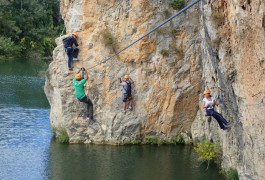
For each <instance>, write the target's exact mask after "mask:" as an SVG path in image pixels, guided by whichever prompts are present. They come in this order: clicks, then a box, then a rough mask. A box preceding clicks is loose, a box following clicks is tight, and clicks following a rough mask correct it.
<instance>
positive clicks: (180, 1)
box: [168, 0, 185, 10]
mask: <svg viewBox="0 0 265 180" xmlns="http://www.w3.org/2000/svg"><path fill="white" fill-rule="evenodd" d="M168 4H169V6H170V7H172V8H173V9H175V10H178V9H182V8H184V7H185V0H169V3H168Z"/></svg>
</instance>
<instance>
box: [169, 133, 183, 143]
mask: <svg viewBox="0 0 265 180" xmlns="http://www.w3.org/2000/svg"><path fill="white" fill-rule="evenodd" d="M171 142H172V143H173V144H185V140H184V138H183V136H182V135H181V134H179V135H177V136H176V137H175V138H173V139H172V140H171Z"/></svg>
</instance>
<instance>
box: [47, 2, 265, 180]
mask: <svg viewBox="0 0 265 180" xmlns="http://www.w3.org/2000/svg"><path fill="white" fill-rule="evenodd" d="M190 2H192V1H189V2H187V3H190ZM264 5H265V2H264V1H262V0H256V1H250V0H218V1H217V0H216V1H212V0H207V1H206V0H202V1H201V2H200V3H199V4H198V5H196V6H194V7H193V8H191V9H190V10H188V11H187V12H185V13H183V14H182V15H181V16H179V17H178V18H175V19H174V20H173V21H171V22H170V23H168V24H166V25H165V26H164V27H162V28H160V29H158V30H157V31H156V32H155V33H153V34H151V35H150V36H148V37H146V38H144V39H143V40H142V41H140V42H138V43H137V44H135V45H134V46H132V47H131V48H130V49H128V50H127V51H125V52H123V53H121V54H120V55H119V56H118V57H115V58H114V59H112V60H111V61H108V62H107V63H103V64H100V62H101V61H102V60H103V59H105V58H106V57H108V56H110V55H112V54H113V53H114V52H115V51H117V50H119V49H121V48H123V47H125V46H126V45H128V44H129V43H130V42H131V41H133V40H136V39H137V38H138V37H140V36H141V35H142V34H144V33H146V32H148V31H149V30H150V29H152V28H154V27H155V26H156V25H157V24H159V23H160V22H162V21H163V20H164V19H166V18H168V17H169V16H170V15H172V14H174V13H176V12H177V11H176V10H174V9H172V8H171V7H169V6H168V2H167V1H166V0H160V1H148V0H126V1H119V0H110V1H104V0H75V1H70V0H61V13H62V16H63V18H64V20H65V25H66V30H67V33H68V34H70V33H72V32H75V31H79V36H80V38H79V43H80V47H79V49H80V55H79V58H80V59H81V61H79V62H74V71H76V70H77V69H78V68H80V67H83V66H84V67H85V68H86V69H90V68H92V67H94V66H95V65H98V66H96V67H94V68H92V69H90V70H89V81H88V82H87V84H86V90H87V93H88V96H89V97H90V98H91V100H92V101H93V104H94V111H95V119H96V121H97V122H96V123H94V124H92V125H89V124H88V122H87V120H86V119H84V118H83V117H82V116H83V115H84V112H85V107H84V105H83V104H82V103H79V102H78V101H77V99H76V98H75V96H74V91H73V87H72V79H73V77H74V72H69V71H68V68H67V56H66V54H65V53H64V48H63V45H62V38H63V37H64V36H63V37H59V38H57V40H56V43H57V45H58V46H57V47H56V48H55V50H54V56H53V61H52V62H51V64H50V66H49V69H48V72H47V78H46V84H45V92H46V95H47V97H48V100H49V102H50V105H51V112H50V118H51V125H52V127H54V128H64V129H66V130H67V132H68V134H69V136H70V142H71V143H105V144H123V143H125V142H128V141H131V140H135V139H138V138H145V137H147V136H156V137H159V138H161V139H171V138H172V137H175V136H177V135H179V134H183V135H184V137H185V138H186V139H188V138H190V137H191V138H192V139H200V138H202V137H206V138H208V139H211V140H213V141H215V142H217V141H218V142H220V144H221V147H222V150H223V162H222V166H223V167H236V168H237V170H238V172H239V174H240V179H255V180H256V179H260V180H262V179H265V173H264V172H265V151H264V148H265V147H264V140H265V135H264V129H265V123H264V120H265V115H264V113H263V112H265V104H264V103H265V102H264V101H265V80H264V78H265V46H264V43H263V41H264V40H265V37H264V35H265V34H264V32H265V31H264V30H265V29H264V28H265V12H264V10H265V6H264ZM106 36H107V37H106ZM106 38H109V39H111V43H110V42H106ZM124 74H130V76H131V77H132V79H134V80H135V81H136V83H135V86H134V87H133V96H134V109H133V111H131V112H128V113H126V115H124V114H122V113H121V103H122V100H121V95H122V92H121V90H122V89H121V88H120V87H118V85H117V79H118V78H119V77H121V76H123V75H124ZM205 88H208V89H210V90H211V91H212V92H213V95H214V96H217V94H218V93H221V94H222V96H223V100H224V103H223V104H222V105H221V106H219V107H218V108H217V110H218V111H219V112H221V113H222V114H223V115H224V117H225V118H226V119H228V120H229V121H232V122H234V126H233V127H232V129H231V130H228V131H222V130H220V129H219V127H218V125H217V123H216V121H215V120H214V119H212V120H211V119H208V118H207V117H205V115H204V114H205V113H204V111H203V110H202V109H201V108H200V101H201V99H202V94H201V93H202V90H204V89H205ZM185 134H187V135H185Z"/></svg>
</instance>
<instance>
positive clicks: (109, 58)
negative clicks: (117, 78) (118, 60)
mask: <svg viewBox="0 0 265 180" xmlns="http://www.w3.org/2000/svg"><path fill="white" fill-rule="evenodd" d="M200 1H201V0H196V1H194V2H193V3H191V4H190V5H188V6H186V7H185V8H183V9H181V10H180V11H179V12H177V13H176V14H174V15H173V16H171V17H170V18H168V19H167V20H165V21H164V22H162V23H161V24H159V25H158V26H157V27H155V28H154V29H152V30H150V31H149V32H147V33H146V34H144V35H142V36H141V37H140V38H138V39H137V40H135V41H134V42H132V43H130V44H129V45H128V46H126V47H125V48H123V49H121V50H120V51H118V52H116V53H115V54H113V55H112V56H109V57H108V58H106V59H105V60H103V61H101V62H100V63H99V64H97V65H94V66H92V67H91V68H89V70H90V69H93V68H94V67H96V66H99V65H100V64H102V63H106V62H107V61H109V60H111V59H112V58H113V57H115V56H117V55H119V54H120V53H122V52H123V51H125V50H126V49H128V48H129V47H131V46H132V45H134V44H135V43H137V42H138V41H140V40H142V39H143V38H144V37H146V36H148V35H150V34H151V33H153V32H154V31H156V30H157V29H158V28H160V27H162V26H163V25H165V24H166V23H168V22H169V21H171V20H172V19H174V18H175V17H177V16H178V15H180V14H182V13H183V12H185V11H186V10H188V9H189V8H191V7H192V6H194V5H195V4H197V3H198V2H200Z"/></svg>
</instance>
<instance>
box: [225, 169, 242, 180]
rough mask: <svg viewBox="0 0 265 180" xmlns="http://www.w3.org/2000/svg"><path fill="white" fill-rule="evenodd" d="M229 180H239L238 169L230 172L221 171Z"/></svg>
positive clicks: (229, 170)
mask: <svg viewBox="0 0 265 180" xmlns="http://www.w3.org/2000/svg"><path fill="white" fill-rule="evenodd" d="M220 173H221V174H223V175H224V176H225V177H226V179H228V180H239V177H238V172H237V170H236V169H233V168H230V169H228V170H222V171H220Z"/></svg>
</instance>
